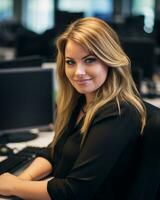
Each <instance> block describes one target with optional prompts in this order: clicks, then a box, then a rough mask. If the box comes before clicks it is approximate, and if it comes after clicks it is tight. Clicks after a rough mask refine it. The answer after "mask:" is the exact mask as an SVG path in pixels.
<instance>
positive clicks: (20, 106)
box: [0, 68, 54, 144]
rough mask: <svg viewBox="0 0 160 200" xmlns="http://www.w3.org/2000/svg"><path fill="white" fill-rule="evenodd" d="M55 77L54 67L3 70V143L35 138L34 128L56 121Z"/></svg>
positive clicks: (0, 91)
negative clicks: (32, 130)
mask: <svg viewBox="0 0 160 200" xmlns="http://www.w3.org/2000/svg"><path fill="white" fill-rule="evenodd" d="M53 77H54V76H53V69H44V68H24V69H21V70H20V69H19V70H17V69H14V70H3V71H0V96H1V97H0V143H1V144H2V143H8V142H20V141H25V140H30V139H33V138H34V137H35V135H33V134H32V133H30V134H29V132H30V130H31V129H33V128H37V129H40V128H47V127H49V126H50V125H51V124H53V120H54V119H53V116H54V80H53V79H54V78H53Z"/></svg>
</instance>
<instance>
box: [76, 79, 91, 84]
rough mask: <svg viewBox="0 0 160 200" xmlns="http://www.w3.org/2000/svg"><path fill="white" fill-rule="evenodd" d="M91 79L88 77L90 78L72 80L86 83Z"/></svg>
mask: <svg viewBox="0 0 160 200" xmlns="http://www.w3.org/2000/svg"><path fill="white" fill-rule="evenodd" d="M91 80H92V79H91V78H90V79H80V80H74V81H75V82H76V83H78V84H85V83H87V82H89V81H91Z"/></svg>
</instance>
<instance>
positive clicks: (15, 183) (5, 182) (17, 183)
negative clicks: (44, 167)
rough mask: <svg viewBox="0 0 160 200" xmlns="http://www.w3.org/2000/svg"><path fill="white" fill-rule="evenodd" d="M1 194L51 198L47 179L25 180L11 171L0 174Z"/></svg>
mask: <svg viewBox="0 0 160 200" xmlns="http://www.w3.org/2000/svg"><path fill="white" fill-rule="evenodd" d="M0 194H1V195H4V196H18V197H20V198H22V199H26V200H51V198H50V196H49V194H48V192H47V181H25V180H22V179H20V178H18V177H16V176H14V175H12V174H9V173H4V174H2V175H1V176H0Z"/></svg>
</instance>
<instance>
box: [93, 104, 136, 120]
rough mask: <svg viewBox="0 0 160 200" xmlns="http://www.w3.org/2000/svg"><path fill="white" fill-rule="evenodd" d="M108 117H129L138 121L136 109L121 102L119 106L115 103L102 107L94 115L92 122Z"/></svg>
mask: <svg viewBox="0 0 160 200" xmlns="http://www.w3.org/2000/svg"><path fill="white" fill-rule="evenodd" d="M109 117H131V118H135V119H138V120H139V119H140V115H139V112H138V110H137V109H136V107H135V106H133V105H132V104H131V103H130V102H127V101H122V102H120V103H119V105H118V104H117V102H116V101H113V102H110V103H107V104H105V105H103V106H102V107H101V108H100V109H99V110H98V111H97V113H96V114H95V118H94V121H99V120H102V119H104V118H109Z"/></svg>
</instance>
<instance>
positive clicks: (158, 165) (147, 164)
mask: <svg viewBox="0 0 160 200" xmlns="http://www.w3.org/2000/svg"><path fill="white" fill-rule="evenodd" d="M145 105H146V110H147V122H146V127H145V128H144V133H143V137H142V142H141V145H140V152H139V158H138V162H137V167H136V174H135V177H134V181H133V184H132V186H131V190H130V192H129V198H128V200H160V109H159V108H157V107H155V106H153V105H151V104H149V103H146V102H145Z"/></svg>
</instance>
